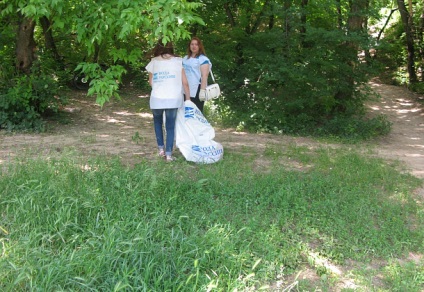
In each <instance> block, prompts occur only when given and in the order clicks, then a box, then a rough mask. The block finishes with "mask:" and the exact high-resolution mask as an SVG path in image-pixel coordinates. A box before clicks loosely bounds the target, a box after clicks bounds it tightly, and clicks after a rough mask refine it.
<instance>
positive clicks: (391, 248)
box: [0, 145, 424, 291]
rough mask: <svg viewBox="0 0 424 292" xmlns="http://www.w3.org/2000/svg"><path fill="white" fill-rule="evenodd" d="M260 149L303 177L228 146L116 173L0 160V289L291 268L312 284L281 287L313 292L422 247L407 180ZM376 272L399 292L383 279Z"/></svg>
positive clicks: (220, 280) (228, 278) (240, 279)
mask: <svg viewBox="0 0 424 292" xmlns="http://www.w3.org/2000/svg"><path fill="white" fill-rule="evenodd" d="M273 147H275V146H269V147H268V148H267V149H266V150H265V152H266V153H268V154H267V157H268V158H269V159H274V158H275V157H274V154H273V153H274V152H275V153H277V152H278V155H280V154H283V155H290V157H292V159H296V160H298V161H300V162H301V163H307V164H308V165H310V168H309V169H308V171H303V172H299V171H294V170H292V169H291V168H290V167H287V166H286V165H285V164H272V166H273V167H271V168H268V169H267V170H266V171H264V172H261V171H259V170H258V168H256V167H255V162H254V161H250V160H246V158H245V155H244V154H243V153H233V152H231V151H230V152H229V153H226V156H225V158H224V159H223V160H222V161H220V162H219V163H216V164H212V165H194V164H191V163H187V162H185V161H183V160H179V161H177V162H176V163H172V164H166V163H159V162H155V161H144V162H141V163H139V164H136V165H135V166H134V167H131V168H128V167H125V166H123V165H122V164H121V162H120V160H119V159H117V158H110V157H101V156H100V157H96V158H93V159H89V160H84V159H81V158H76V157H78V156H73V155H72V154H70V153H64V154H63V155H62V156H61V157H51V158H50V159H49V160H42V159H36V160H33V159H26V158H25V157H22V158H20V160H19V161H18V162H17V163H14V164H12V163H11V164H8V165H6V166H5V167H6V168H7V170H6V171H4V172H2V175H1V176H0V193H1V194H2V196H1V199H0V212H1V213H0V214H1V216H2V217H1V218H2V221H1V224H0V227H1V228H0V241H1V244H2V252H1V253H0V254H1V257H0V277H1V278H2V279H3V281H2V282H1V283H0V288H2V290H6V291H8V290H10V289H13V288H15V287H18V290H19V289H21V290H28V289H29V290H31V289H40V290H86V289H88V290H90V289H94V290H114V289H115V290H119V289H123V290H126V289H128V290H144V289H145V290H155V291H166V290H172V291H175V290H181V291H188V290H190V291H192V290H196V291H203V290H208V289H215V290H221V291H232V290H234V289H238V290H248V289H254V288H255V289H259V288H260V287H262V288H264V289H267V288H266V287H268V288H269V289H271V288H270V287H276V285H277V284H276V283H280V284H281V285H283V284H282V283H284V285H286V286H288V285H292V284H294V283H295V281H293V282H291V283H288V282H287V281H284V280H285V279H293V275H296V274H297V273H298V272H300V271H302V270H303V269H304V268H305V267H307V268H308V269H310V270H313V271H314V272H315V273H316V275H317V276H318V277H319V279H322V282H320V283H317V282H313V283H308V282H305V280H304V279H303V280H302V281H298V282H296V283H297V284H296V283H295V284H296V285H297V286H298V287H302V286H303V287H309V286H310V285H312V286H313V285H315V286H316V287H321V288H323V287H331V286H332V285H333V286H334V285H336V282H337V280H338V279H339V278H341V277H349V275H345V274H339V273H338V272H337V271H338V270H337V268H339V267H342V266H343V264H344V263H345V262H346V261H347V260H349V261H352V260H354V261H357V262H366V261H368V260H369V258H370V257H371V258H381V259H387V261H388V260H389V259H391V258H393V257H402V256H404V255H405V253H407V252H410V251H413V252H417V253H422V252H423V246H422V242H423V238H424V231H423V230H422V229H420V228H413V226H419V224H421V225H422V224H423V223H424V222H423V221H424V218H423V216H422V215H420V214H422V210H421V207H420V205H418V202H417V201H416V200H414V198H413V196H412V190H414V189H415V188H416V187H418V186H420V185H421V181H419V180H418V179H415V178H414V177H412V176H410V175H407V174H402V173H400V172H398V171H397V170H396V169H395V168H394V167H393V166H392V165H390V164H387V163H385V162H384V161H383V160H381V159H375V158H370V157H363V156H362V155H361V154H359V153H358V152H355V151H352V150H351V149H349V150H346V149H344V148H340V149H307V148H303V147H302V148H299V149H296V146H295V145H292V146H291V147H290V148H289V149H284V150H278V149H277V148H273ZM253 155H254V153H253ZM267 157H265V158H264V159H268V158H267ZM286 157H287V156H286ZM411 222H412V223H413V224H412V223H411ZM417 265H418V264H417ZM411 269H413V270H415V269H417V268H416V267H414V268H411ZM340 271H342V269H340ZM387 271H389V270H387ZM391 271H395V267H394V268H393V269H392V270H391ZM381 272H382V273H383V271H381ZM340 273H342V272H340ZM384 275H385V277H386V280H387V281H386V282H387V283H388V284H387V285H389V286H390V285H392V286H393V287H401V285H400V284H398V283H397V282H396V281H397V279H398V278H397V276H396V275H398V274H397V273H395V272H393V273H389V272H385V273H384ZM399 277H400V276H399ZM351 280H352V281H357V282H360V283H359V284H361V285H371V284H369V283H368V284H367V283H365V284H364V282H363V281H361V280H360V279H358V278H355V277H353V276H352V277H351ZM419 283H420V282H419V281H416V285H415V286H416V287H419V285H420V284H419ZM317 285H318V286H317ZM415 286H414V287H415Z"/></svg>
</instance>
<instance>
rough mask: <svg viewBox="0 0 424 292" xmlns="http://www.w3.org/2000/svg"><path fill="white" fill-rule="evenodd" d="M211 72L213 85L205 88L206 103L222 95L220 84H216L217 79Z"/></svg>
mask: <svg viewBox="0 0 424 292" xmlns="http://www.w3.org/2000/svg"><path fill="white" fill-rule="evenodd" d="M210 72H211V77H212V80H213V84H211V85H208V86H206V88H205V90H206V96H205V100H204V101H208V100H211V99H215V98H218V97H219V96H220V95H221V89H220V88H219V85H218V83H216V81H215V77H214V76H213V73H212V70H210Z"/></svg>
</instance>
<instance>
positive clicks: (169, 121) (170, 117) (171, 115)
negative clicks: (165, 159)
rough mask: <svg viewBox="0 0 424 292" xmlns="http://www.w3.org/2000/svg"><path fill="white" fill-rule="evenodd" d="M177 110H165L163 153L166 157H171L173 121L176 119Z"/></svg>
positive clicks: (173, 133) (173, 135) (173, 132)
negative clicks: (164, 144) (164, 143)
mask: <svg viewBox="0 0 424 292" xmlns="http://www.w3.org/2000/svg"><path fill="white" fill-rule="evenodd" d="M177 112H178V109H177V108H169V109H166V110H165V116H166V123H165V128H166V147H165V153H166V155H167V156H171V155H172V149H173V148H174V138H175V120H176V118H177Z"/></svg>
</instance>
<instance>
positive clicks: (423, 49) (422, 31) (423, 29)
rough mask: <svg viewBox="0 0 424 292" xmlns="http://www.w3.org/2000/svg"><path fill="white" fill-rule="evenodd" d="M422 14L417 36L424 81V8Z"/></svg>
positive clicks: (423, 79)
mask: <svg viewBox="0 0 424 292" xmlns="http://www.w3.org/2000/svg"><path fill="white" fill-rule="evenodd" d="M422 9H423V11H421V16H420V24H419V25H418V28H417V37H418V52H419V55H420V73H421V81H424V72H423V71H424V43H423V41H424V39H423V38H424V8H422Z"/></svg>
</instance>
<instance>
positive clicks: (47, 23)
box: [40, 16, 61, 61]
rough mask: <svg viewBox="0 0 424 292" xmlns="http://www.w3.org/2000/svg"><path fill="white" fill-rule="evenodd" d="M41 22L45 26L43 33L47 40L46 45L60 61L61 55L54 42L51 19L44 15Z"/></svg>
mask: <svg viewBox="0 0 424 292" xmlns="http://www.w3.org/2000/svg"><path fill="white" fill-rule="evenodd" d="M40 24H41V26H42V28H43V34H44V40H45V46H46V49H47V50H48V51H50V52H51V53H52V55H53V58H54V59H55V60H56V61H60V60H61V57H60V55H59V53H58V51H57V48H56V43H55V42H54V38H53V34H52V29H51V26H50V21H49V19H48V18H47V17H46V16H43V17H41V18H40Z"/></svg>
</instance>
